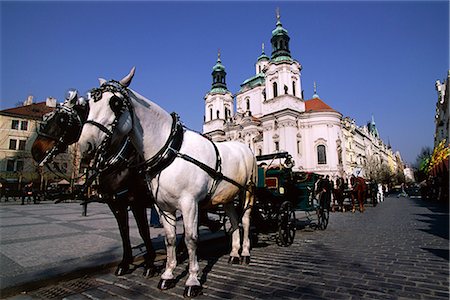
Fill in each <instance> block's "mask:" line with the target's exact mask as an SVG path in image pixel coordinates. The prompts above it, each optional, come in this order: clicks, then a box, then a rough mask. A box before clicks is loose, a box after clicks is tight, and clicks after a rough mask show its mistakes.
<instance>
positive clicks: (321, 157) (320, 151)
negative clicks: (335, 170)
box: [317, 145, 327, 165]
mask: <svg viewBox="0 0 450 300" xmlns="http://www.w3.org/2000/svg"><path fill="white" fill-rule="evenodd" d="M317 163H318V164H319V165H325V164H326V163H327V155H326V152H325V146H324V145H318V146H317Z"/></svg>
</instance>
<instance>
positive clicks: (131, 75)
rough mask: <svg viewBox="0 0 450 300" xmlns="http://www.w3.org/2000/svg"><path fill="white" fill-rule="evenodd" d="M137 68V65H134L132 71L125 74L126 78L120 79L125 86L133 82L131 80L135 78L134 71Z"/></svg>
mask: <svg viewBox="0 0 450 300" xmlns="http://www.w3.org/2000/svg"><path fill="white" fill-rule="evenodd" d="M135 70H136V67H133V68H132V69H131V71H130V73H129V74H128V75H127V76H125V77H124V78H122V80H120V81H119V83H120V84H121V85H122V86H123V87H128V86H129V85H130V83H131V80H132V79H133V76H134V71H135Z"/></svg>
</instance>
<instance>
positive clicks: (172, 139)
mask: <svg viewBox="0 0 450 300" xmlns="http://www.w3.org/2000/svg"><path fill="white" fill-rule="evenodd" d="M171 116H172V119H173V122H172V129H171V131H170V136H169V138H168V139H167V141H166V143H165V144H164V146H163V147H162V148H161V150H159V151H158V153H156V154H155V155H154V156H153V157H152V158H150V159H148V160H146V161H145V162H143V163H142V164H141V165H143V166H144V169H143V171H144V172H145V173H146V174H147V176H148V177H149V178H153V177H154V176H156V174H158V173H160V172H161V171H162V170H164V169H165V168H167V167H168V166H169V165H170V164H171V163H172V162H173V161H174V160H175V158H176V154H175V153H174V152H173V150H175V151H176V152H178V151H179V150H180V149H181V145H182V144H183V136H184V129H183V125H181V123H180V121H179V119H178V115H177V114H176V113H171ZM171 150H172V151H171Z"/></svg>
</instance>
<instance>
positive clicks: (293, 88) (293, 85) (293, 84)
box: [292, 81, 295, 96]
mask: <svg viewBox="0 0 450 300" xmlns="http://www.w3.org/2000/svg"><path fill="white" fill-rule="evenodd" d="M292 95H294V96H295V81H292Z"/></svg>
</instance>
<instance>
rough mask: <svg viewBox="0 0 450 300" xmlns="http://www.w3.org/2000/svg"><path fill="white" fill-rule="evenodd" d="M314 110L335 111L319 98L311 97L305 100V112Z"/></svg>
mask: <svg viewBox="0 0 450 300" xmlns="http://www.w3.org/2000/svg"><path fill="white" fill-rule="evenodd" d="M315 111H336V110H334V109H333V108H331V107H330V106H329V105H328V104H326V103H325V102H323V101H322V100H320V99H319V98H313V99H310V100H306V101H305V112H315Z"/></svg>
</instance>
